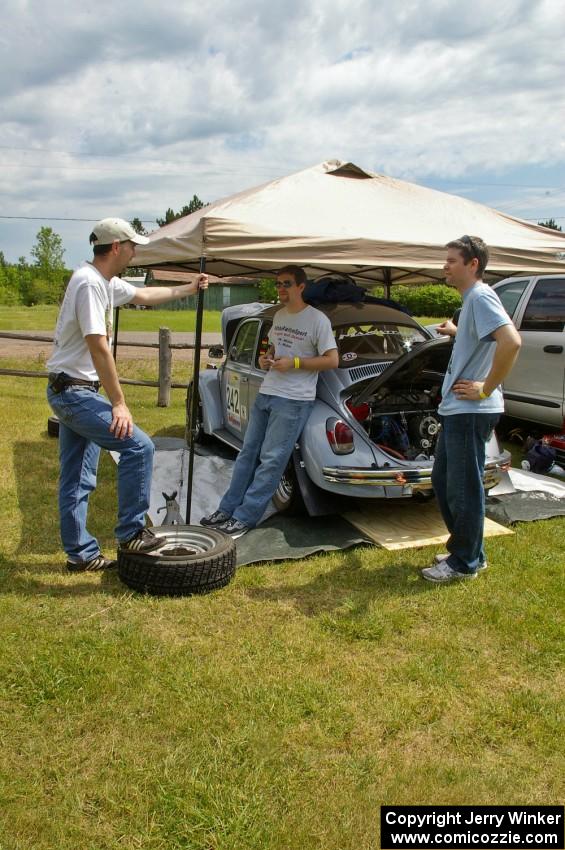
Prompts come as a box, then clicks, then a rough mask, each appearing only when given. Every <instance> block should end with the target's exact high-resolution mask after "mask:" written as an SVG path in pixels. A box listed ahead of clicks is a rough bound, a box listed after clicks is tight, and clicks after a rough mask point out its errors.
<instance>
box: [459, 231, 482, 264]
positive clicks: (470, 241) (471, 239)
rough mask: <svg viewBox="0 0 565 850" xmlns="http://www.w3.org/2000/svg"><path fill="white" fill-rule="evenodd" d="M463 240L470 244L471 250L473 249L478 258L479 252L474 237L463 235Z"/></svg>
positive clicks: (472, 251)
mask: <svg viewBox="0 0 565 850" xmlns="http://www.w3.org/2000/svg"><path fill="white" fill-rule="evenodd" d="M461 242H466V243H467V245H468V246H469V250H470V251H471V253H472V255H473V257H474V258H475V259H477V260H478V259H479V255H478V253H477V247H476V245H475V243H474V242H473V237H472V236H462V237H461Z"/></svg>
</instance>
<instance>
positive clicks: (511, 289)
mask: <svg viewBox="0 0 565 850" xmlns="http://www.w3.org/2000/svg"><path fill="white" fill-rule="evenodd" d="M529 282H530V279H529V278H525V279H524V280H511V281H510V282H509V283H505V284H504V285H503V286H497V287H496V289H495V292H496V294H497V295H498V297H499V298H500V300H501V301H502V306H503V307H504V309H505V310H506V312H507V313H508V315H509V316H510V318H511V319H512V318H513V316H514V312H515V310H516V307H517V306H518V301H519V300H520V298H521V297H522V294H523V292H524V290H525V288H526V286H527V285H528V284H529Z"/></svg>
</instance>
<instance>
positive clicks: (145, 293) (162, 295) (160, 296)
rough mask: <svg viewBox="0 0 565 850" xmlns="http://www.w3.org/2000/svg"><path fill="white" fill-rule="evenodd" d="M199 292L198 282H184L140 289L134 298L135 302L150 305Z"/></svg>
mask: <svg viewBox="0 0 565 850" xmlns="http://www.w3.org/2000/svg"><path fill="white" fill-rule="evenodd" d="M196 292H198V282H197V281H195V282H194V283H182V284H179V286H152V287H146V288H145V289H140V291H139V292H138V293H136V295H135V298H134V299H133V301H132V303H133V304H143V305H146V306H148V307H153V306H157V305H158V304H165V302H167V301H175V300H178V299H179V298H186V297H187V295H194V294H195V293H196Z"/></svg>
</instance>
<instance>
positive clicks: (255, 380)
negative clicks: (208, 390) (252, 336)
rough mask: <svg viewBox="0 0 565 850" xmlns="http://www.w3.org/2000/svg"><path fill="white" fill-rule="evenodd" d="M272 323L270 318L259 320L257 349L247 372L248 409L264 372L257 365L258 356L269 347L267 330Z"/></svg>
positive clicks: (253, 402) (257, 390)
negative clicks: (251, 365) (251, 366)
mask: <svg viewBox="0 0 565 850" xmlns="http://www.w3.org/2000/svg"><path fill="white" fill-rule="evenodd" d="M272 324H273V322H272V320H271V319H264V320H263V321H262V322H261V328H260V331H259V337H258V342H257V350H256V352H255V359H254V361H253V368H252V369H251V370H250V372H249V395H248V397H247V403H248V405H249V410H251V408H252V407H253V405H254V404H255V399H256V397H257V393H258V392H259V389H260V388H261V384H262V383H263V378H264V377H265V374H266V373H265V370H264V369H261V367H260V366H259V357H260V356H261V354H265V353H266V351H267V349H268V347H269V331H270V329H271V325H272Z"/></svg>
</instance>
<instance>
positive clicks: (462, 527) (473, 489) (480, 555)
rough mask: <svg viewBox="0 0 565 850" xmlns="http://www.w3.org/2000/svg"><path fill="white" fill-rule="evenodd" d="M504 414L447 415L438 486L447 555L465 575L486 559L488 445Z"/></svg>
mask: <svg viewBox="0 0 565 850" xmlns="http://www.w3.org/2000/svg"><path fill="white" fill-rule="evenodd" d="M499 418H500V414H498V413H465V414H455V415H453V416H442V417H441V424H442V429H441V432H440V435H439V439H438V442H437V446H436V456H435V460H434V466H433V469H432V485H433V488H434V491H435V495H436V499H437V501H438V504H439V508H440V511H441V515H442V517H443V521H444V522H445V524H446V526H447V530H448V531H449V539H448V541H447V550H448V552H449V553H450V554H449V557H448V559H447V563H448V564H449V566H450V567H451V568H452V569H454V570H457V571H458V572H460V573H474V572H476V571H477V567H478V566H479V564H482V563H483V562H484V560H485V553H484V549H483V531H484V524H485V491H484V487H483V474H484V467H485V454H486V444H487V442H488V440H489V438H490V435H491V433H492V431H493V429H494V426H495V425H496V423H497V422H498V420H499Z"/></svg>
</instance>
